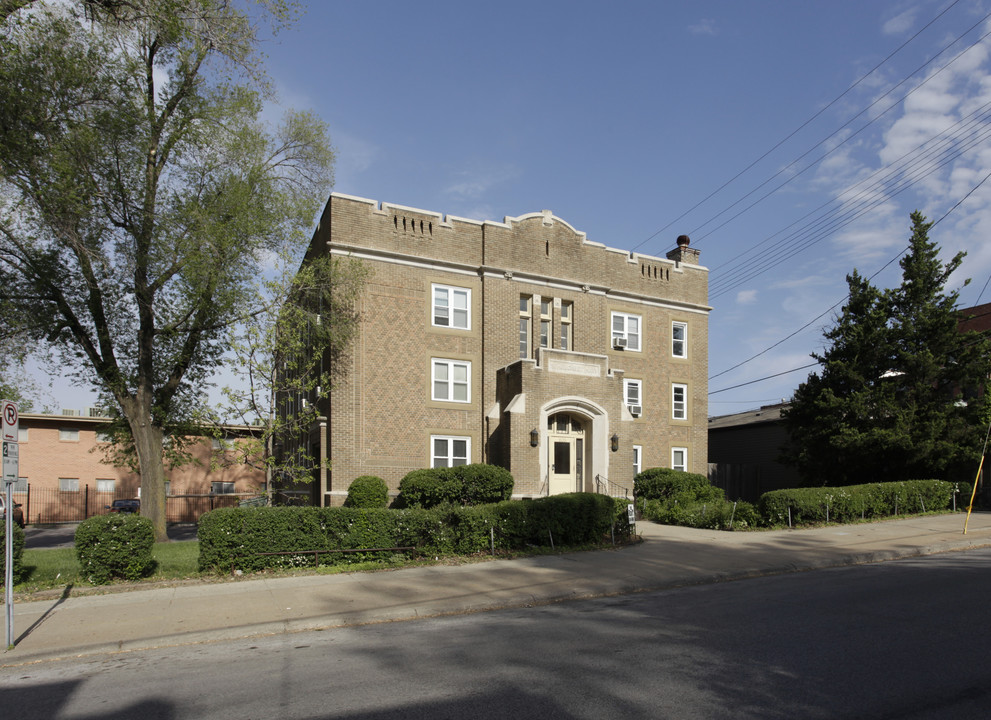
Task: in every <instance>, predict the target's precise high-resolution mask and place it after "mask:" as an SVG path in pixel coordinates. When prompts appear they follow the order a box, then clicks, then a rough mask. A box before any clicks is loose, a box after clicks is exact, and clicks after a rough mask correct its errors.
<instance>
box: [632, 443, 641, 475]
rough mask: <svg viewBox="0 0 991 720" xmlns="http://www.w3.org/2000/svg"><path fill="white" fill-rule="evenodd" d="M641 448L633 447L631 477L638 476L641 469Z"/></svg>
mask: <svg viewBox="0 0 991 720" xmlns="http://www.w3.org/2000/svg"><path fill="white" fill-rule="evenodd" d="M642 466H643V446H642V445H634V446H633V477H636V476H637V475H639V474H640V471H641V470H642V469H643V467H642Z"/></svg>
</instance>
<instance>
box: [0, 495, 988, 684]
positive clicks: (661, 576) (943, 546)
mask: <svg viewBox="0 0 991 720" xmlns="http://www.w3.org/2000/svg"><path fill="white" fill-rule="evenodd" d="M964 521H965V516H964V515H963V514H955V515H940V516H926V517H920V518H910V519H905V520H890V521H886V522H878V523H871V524H864V525H848V526H832V527H827V528H817V529H812V530H777V531H771V532H719V531H710V530H692V529H690V528H681V527H671V526H662V525H655V524H653V523H649V522H644V521H641V522H640V523H638V524H637V531H638V533H639V534H640V535H642V536H643V538H644V542H643V543H641V544H638V545H634V546H629V547H623V548H618V549H616V550H602V551H597V552H584V553H569V554H562V555H551V556H541V557H533V558H524V559H518V560H491V561H487V562H478V563H473V564H467V565H457V566H433V567H419V568H409V569H403V570H394V571H382V572H366V573H351V574H343V575H321V576H316V575H314V576H300V577H291V578H260V579H254V578H251V579H244V580H238V581H234V582H226V583H213V584H204V585H184V586H178V587H171V588H157V589H150V590H135V591H131V592H121V593H115V594H108V595H88V596H82V597H63V598H60V599H55V600H45V601H33V602H20V603H15V605H14V635H15V639H16V644H15V647H14V648H13V649H12V650H9V651H7V652H5V653H0V667H11V666H16V665H21V664H24V663H30V662H37V661H43V660H54V659H58V658H70V657H80V656H85V655H93V654H100V653H112V652H122V651H130V650H138V649H145V648H153V647H163V646H173V645H183V644H193V643H201V642H211V641H215V640H221V639H234V638H243V637H251V636H257V635H266V634H273V633H286V632H296V631H301V630H315V629H324V628H334V627H342V626H347V625H358V624H366V623H376V622H390V621H398V620H411V619H416V618H426V617H435V616H440V615H453V614H461V613H470V612H480V611H484V610H492V609H497V608H511V607H525V606H530V605H538V604H545V603H553V602H559V601H563V600H572V599H578V598H592V597H604V596H609V595H621V594H626V593H634V592H645V591H650V590H660V589H665V588H673V587H678V586H683V585H695V584H702V583H711V582H720V581H726V580H734V579H741V578H747V577H756V576H761V575H770V574H779V573H784V572H795V571H800V570H809V569H815V568H825V567H836V566H842V565H851V564H857V563H865V562H877V561H881V560H890V559H895V558H901V557H913V556H918V555H928V554H933V553H939V552H948V551H952V550H964V549H970V548H976V547H987V546H991V513H975V514H973V515H972V516H971V518H970V523H969V526H968V532H967V534H966V535H964V534H963V529H964Z"/></svg>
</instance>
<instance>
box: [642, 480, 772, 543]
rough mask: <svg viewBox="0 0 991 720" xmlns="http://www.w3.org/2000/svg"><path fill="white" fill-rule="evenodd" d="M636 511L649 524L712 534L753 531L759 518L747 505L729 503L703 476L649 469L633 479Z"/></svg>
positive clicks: (721, 491) (748, 504)
mask: <svg viewBox="0 0 991 720" xmlns="http://www.w3.org/2000/svg"><path fill="white" fill-rule="evenodd" d="M633 494H634V496H635V497H636V502H637V508H638V509H639V510H640V511H641V513H643V516H644V517H645V518H647V519H648V520H652V521H654V522H659V523H663V524H665V525H684V526H686V527H694V528H708V529H712V530H732V529H739V528H748V527H754V526H755V525H757V524H758V522H759V518H758V515H757V511H756V510H755V508H754V506H753V505H751V504H750V503H747V502H738V503H734V502H729V501H728V500H726V495H725V493H724V492H723V490H722V489H721V488H717V487H715V486H713V485H712V484H710V483H709V479H708V478H707V477H706V476H705V475H699V474H697V473H688V472H683V471H681V470H672V469H670V468H650V469H649V470H644V471H643V472H641V473H639V474H638V475H637V476H636V477H635V478H633Z"/></svg>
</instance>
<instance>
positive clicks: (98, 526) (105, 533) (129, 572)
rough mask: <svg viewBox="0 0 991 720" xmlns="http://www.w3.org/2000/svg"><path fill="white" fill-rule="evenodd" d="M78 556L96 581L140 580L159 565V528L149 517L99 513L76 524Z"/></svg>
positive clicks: (82, 567)
mask: <svg viewBox="0 0 991 720" xmlns="http://www.w3.org/2000/svg"><path fill="white" fill-rule="evenodd" d="M75 541H76V557H77V558H78V559H79V571H80V573H82V575H83V577H85V578H87V579H88V580H89V581H90V582H92V583H94V584H96V585H104V584H106V583H108V582H110V581H111V580H140V579H141V578H143V577H145V576H146V575H149V574H151V572H152V571H153V570H154V569H155V560H154V558H153V557H152V554H151V551H152V548H153V547H154V545H155V530H154V527H153V525H152V523H151V520H149V519H148V518H146V517H141V516H140V515H130V514H126V515H125V514H116V513H113V514H109V515H97V516H95V517H91V518H90V519H89V520H84V521H83V522H81V523H79V527H78V528H76V536H75Z"/></svg>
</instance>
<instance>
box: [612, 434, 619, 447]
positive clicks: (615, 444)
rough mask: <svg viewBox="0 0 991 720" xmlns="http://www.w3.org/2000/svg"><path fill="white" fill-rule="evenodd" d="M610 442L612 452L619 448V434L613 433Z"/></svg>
mask: <svg viewBox="0 0 991 720" xmlns="http://www.w3.org/2000/svg"><path fill="white" fill-rule="evenodd" d="M610 442H611V443H612V444H611V445H610V447H611V448H612V451H613V452H616V451H617V450H619V435H617V434H616V433H613V436H612V437H611V438H610Z"/></svg>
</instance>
